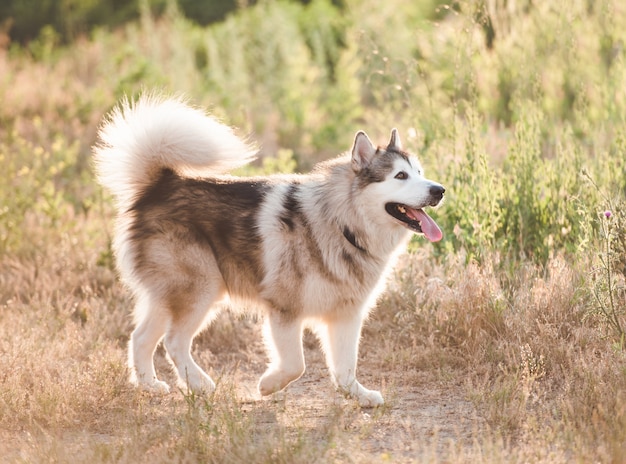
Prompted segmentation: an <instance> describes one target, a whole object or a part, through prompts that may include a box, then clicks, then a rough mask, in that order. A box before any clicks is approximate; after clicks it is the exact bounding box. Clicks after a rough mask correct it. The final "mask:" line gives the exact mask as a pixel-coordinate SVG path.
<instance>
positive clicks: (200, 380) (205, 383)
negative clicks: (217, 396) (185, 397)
mask: <svg viewBox="0 0 626 464" xmlns="http://www.w3.org/2000/svg"><path fill="white" fill-rule="evenodd" d="M185 383H186V385H185ZM179 386H180V387H181V389H183V390H184V389H185V386H187V387H188V388H189V389H190V390H191V391H193V392H194V393H196V394H200V395H209V394H211V393H213V392H214V391H215V382H213V379H212V378H211V377H209V376H208V375H206V374H205V373H204V372H202V373H201V375H198V376H196V377H194V378H193V379H190V378H189V379H187V382H184V381H183V382H179Z"/></svg>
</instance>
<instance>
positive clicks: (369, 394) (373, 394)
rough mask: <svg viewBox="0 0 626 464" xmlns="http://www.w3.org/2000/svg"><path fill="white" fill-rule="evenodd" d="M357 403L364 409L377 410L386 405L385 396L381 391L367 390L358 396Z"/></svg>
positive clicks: (360, 392)
mask: <svg viewBox="0 0 626 464" xmlns="http://www.w3.org/2000/svg"><path fill="white" fill-rule="evenodd" d="M357 401H358V402H359V406H361V407H362V408H375V407H377V406H382V405H383V404H385V400H383V395H381V394H380V392H379V391H376V390H366V389H365V388H364V389H363V391H359V393H358V394H357Z"/></svg>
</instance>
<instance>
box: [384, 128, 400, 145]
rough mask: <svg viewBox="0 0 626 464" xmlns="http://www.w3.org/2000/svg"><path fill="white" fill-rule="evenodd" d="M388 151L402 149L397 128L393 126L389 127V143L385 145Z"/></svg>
mask: <svg viewBox="0 0 626 464" xmlns="http://www.w3.org/2000/svg"><path fill="white" fill-rule="evenodd" d="M387 150H388V151H402V142H401V141H400V136H399V135H398V129H396V128H395V127H394V128H393V129H391V139H390V140H389V145H387Z"/></svg>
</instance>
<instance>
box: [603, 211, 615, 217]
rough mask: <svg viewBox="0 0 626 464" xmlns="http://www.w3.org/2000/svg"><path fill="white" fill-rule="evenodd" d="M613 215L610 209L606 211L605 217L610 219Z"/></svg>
mask: <svg viewBox="0 0 626 464" xmlns="http://www.w3.org/2000/svg"><path fill="white" fill-rule="evenodd" d="M611 216H613V213H611V212H610V211H609V210H608V209H607V210H606V211H605V212H604V217H605V218H607V219H609V218H610V217H611Z"/></svg>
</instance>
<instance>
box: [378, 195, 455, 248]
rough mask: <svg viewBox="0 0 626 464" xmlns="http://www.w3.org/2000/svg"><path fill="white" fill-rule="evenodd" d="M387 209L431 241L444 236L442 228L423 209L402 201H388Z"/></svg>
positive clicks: (394, 216) (405, 225)
mask: <svg viewBox="0 0 626 464" xmlns="http://www.w3.org/2000/svg"><path fill="white" fill-rule="evenodd" d="M385 210H386V211H387V213H389V215H390V216H392V217H393V218H395V219H397V220H398V221H400V222H401V223H402V225H404V227H406V228H407V229H409V230H412V231H413V232H416V233H418V234H424V236H425V237H426V238H427V239H428V240H430V241H431V242H438V241H439V240H441V238H442V237H443V234H442V233H441V229H440V228H439V226H438V225H437V223H436V222H435V221H433V220H432V218H431V217H430V216H429V215H428V214H426V213H425V212H424V210H423V209H417V208H411V207H410V206H407V205H403V204H402V203H387V204H386V205H385Z"/></svg>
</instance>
